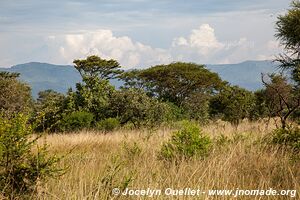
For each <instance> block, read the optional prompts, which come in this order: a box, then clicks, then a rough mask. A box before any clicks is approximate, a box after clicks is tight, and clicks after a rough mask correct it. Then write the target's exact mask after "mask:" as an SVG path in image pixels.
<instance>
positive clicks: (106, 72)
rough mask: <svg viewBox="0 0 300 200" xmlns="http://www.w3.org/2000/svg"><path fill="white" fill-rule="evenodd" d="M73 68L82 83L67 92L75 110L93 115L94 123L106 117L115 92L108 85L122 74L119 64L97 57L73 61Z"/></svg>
mask: <svg viewBox="0 0 300 200" xmlns="http://www.w3.org/2000/svg"><path fill="white" fill-rule="evenodd" d="M74 67H75V68H76V69H77V71H78V72H79V73H80V75H81V77H82V81H83V83H77V84H76V91H75V92H72V91H70V92H69V95H68V96H70V97H72V98H71V99H72V101H73V102H74V106H75V109H76V110H84V111H87V112H91V113H93V114H94V116H95V119H96V121H98V120H101V119H103V118H105V117H106V116H107V112H108V109H109V107H110V106H109V103H110V102H109V99H110V97H111V95H112V93H113V92H114V91H115V89H114V87H113V86H112V85H111V84H110V83H109V80H110V79H114V78H116V77H117V76H119V75H120V74H121V73H122V70H121V69H120V68H121V66H120V64H119V63H118V62H117V61H115V60H112V59H111V60H105V59H102V58H100V57H98V56H89V57H87V58H86V59H82V60H74Z"/></svg>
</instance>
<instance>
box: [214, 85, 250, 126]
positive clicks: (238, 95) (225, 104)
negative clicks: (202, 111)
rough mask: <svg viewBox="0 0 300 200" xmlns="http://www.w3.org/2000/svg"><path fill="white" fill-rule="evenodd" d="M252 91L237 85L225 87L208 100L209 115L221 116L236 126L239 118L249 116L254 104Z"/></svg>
mask: <svg viewBox="0 0 300 200" xmlns="http://www.w3.org/2000/svg"><path fill="white" fill-rule="evenodd" d="M254 103H255V98H254V95H253V93H252V92H250V91H247V90H245V89H243V88H240V87H238V86H232V87H230V86H229V87H225V88H224V89H222V90H221V92H220V93H219V94H218V95H216V96H215V97H213V98H212V99H211V101H210V114H211V116H221V117H222V118H223V120H225V121H228V122H230V123H232V124H233V125H235V126H238V124H239V123H240V121H241V120H243V119H245V118H249V117H250V113H251V111H252V110H253V108H254V106H255V104H254Z"/></svg>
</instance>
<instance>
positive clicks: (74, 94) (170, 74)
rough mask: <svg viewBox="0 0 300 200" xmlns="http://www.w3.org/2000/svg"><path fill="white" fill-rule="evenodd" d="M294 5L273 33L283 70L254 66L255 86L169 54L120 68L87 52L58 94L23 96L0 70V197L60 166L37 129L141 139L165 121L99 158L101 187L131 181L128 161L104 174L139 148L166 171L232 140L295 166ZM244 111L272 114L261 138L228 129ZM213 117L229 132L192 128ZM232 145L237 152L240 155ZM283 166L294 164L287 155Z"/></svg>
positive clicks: (21, 87) (299, 114)
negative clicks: (72, 82) (73, 79)
mask: <svg viewBox="0 0 300 200" xmlns="http://www.w3.org/2000/svg"><path fill="white" fill-rule="evenodd" d="M299 13H300V3H299V2H298V1H295V2H294V3H293V6H292V8H291V9H290V10H289V11H288V13H287V14H286V15H282V16H279V18H278V22H277V34H276V36H277V37H278V39H279V41H280V42H281V43H282V44H283V45H284V47H285V49H286V53H285V54H283V55H280V56H278V59H277V61H278V62H279V64H280V66H281V68H282V70H283V72H284V73H281V74H268V75H262V82H263V84H264V88H262V89H261V90H259V91H256V92H252V91H247V90H246V89H243V88H240V87H238V86H233V85H230V84H229V83H228V82H226V81H225V80H222V79H221V78H220V77H219V76H218V74H216V73H213V72H211V71H209V70H208V69H206V67H205V66H204V65H199V64H195V63H183V62H175V63H170V64H165V65H157V66H152V67H150V68H148V69H140V70H130V71H123V70H122V69H121V65H120V64H119V63H118V62H117V61H116V60H112V59H111V60H105V59H102V58H100V57H98V56H95V55H94V56H89V57H87V58H86V59H82V60H74V67H75V69H76V70H78V72H79V74H80V75H81V77H82V81H81V82H80V83H77V84H76V88H75V89H69V91H68V92H67V94H60V93H57V92H55V91H52V90H46V91H41V92H40V93H39V97H38V99H36V100H33V99H32V98H31V95H30V87H29V86H28V85H26V84H25V83H22V82H21V81H19V80H18V74H15V73H8V72H1V73H0V112H1V115H0V116H1V119H0V131H1V132H0V176H1V177H0V187H1V188H0V192H1V196H0V198H2V196H3V198H16V197H17V196H18V195H23V196H22V197H24V195H25V196H26V195H27V196H26V197H28V195H29V194H30V193H32V194H35V193H37V192H38V190H37V187H38V185H39V183H40V181H43V180H46V178H47V177H51V176H57V175H60V174H61V173H60V172H61V169H63V168H64V167H66V166H63V167H62V168H61V169H60V168H57V166H56V165H57V164H58V161H59V159H57V158H56V157H55V156H52V153H53V152H52V153H51V154H48V151H47V148H46V146H43V147H42V148H40V147H39V146H37V147H36V146H35V142H36V141H37V140H38V139H36V138H39V136H41V135H42V134H45V133H56V132H59V133H61V132H63V133H65V134H74V132H82V131H96V132H97V133H101V132H102V133H105V134H107V133H108V132H116V131H124V132H126V131H130V130H131V131H132V130H140V131H141V130H143V129H144V130H146V133H145V134H144V135H143V136H141V137H143V140H144V142H145V143H146V142H147V141H148V140H150V138H151V137H152V135H153V134H154V133H155V131H156V130H158V129H159V128H161V127H163V128H167V129H171V130H172V131H169V132H171V133H168V136H169V138H168V139H165V138H164V137H162V141H161V142H158V143H155V144H154V145H156V146H155V147H156V149H155V152H153V151H152V150H151V151H150V150H149V147H147V148H148V150H147V151H146V152H143V148H142V147H141V146H143V147H145V146H147V144H143V145H141V144H138V143H134V144H128V143H126V144H125V145H124V149H123V150H124V151H126V155H127V157H128V156H129V158H128V159H127V160H125V161H124V160H121V161H120V157H121V156H119V157H118V156H116V158H113V161H111V162H109V164H110V165H112V166H110V165H109V166H107V169H106V170H107V171H109V172H107V173H106V174H105V175H106V176H104V177H102V179H101V181H100V182H101V184H102V186H101V187H104V188H106V192H109V191H110V189H112V188H111V187H112V185H113V184H116V186H118V187H121V188H124V187H125V186H128V185H129V184H130V183H131V182H132V180H133V177H134V176H135V171H132V170H130V173H129V174H128V173H127V174H123V175H124V177H122V180H118V181H119V182H118V183H115V182H114V178H115V177H113V176H116V175H117V174H118V173H119V172H120V171H122V168H121V166H122V165H125V166H127V167H128V166H129V165H130V164H132V163H129V164H128V163H127V164H126V162H133V160H135V159H136V160H138V161H139V162H142V161H141V160H139V158H138V157H139V156H140V155H141V154H143V153H144V156H147V154H151V156H152V157H151V158H149V159H154V158H155V159H156V160H155V161H154V160H152V162H153V163H155V164H156V165H159V166H158V167H157V168H158V169H160V170H161V169H162V167H161V166H165V165H168V166H171V169H173V170H176V169H177V167H179V168H180V166H181V165H184V164H187V163H193V162H195V163H197V162H200V161H203V163H205V162H206V159H211V160H212V157H211V156H221V155H222V156H226V154H224V152H225V153H226V152H228V154H230V155H231V156H234V154H237V152H235V151H230V150H229V149H228V148H227V147H228V146H231V147H235V148H239V147H238V146H236V145H239V144H241V145H242V146H243V147H245V148H248V146H250V150H249V151H253V152H254V153H253V154H251V155H252V156H253V158H256V156H257V155H255V152H256V151H257V152H259V153H262V154H267V153H268V151H271V150H270V149H273V150H274V148H276V153H278V152H279V153H278V155H282V156H284V158H285V159H288V158H293V159H294V160H295V161H296V164H295V165H297V164H299V157H297V156H298V155H299V152H300V130H299V127H298V126H299V120H300V109H299V108H300V78H299V76H300V75H299V72H300V70H299V69H300V52H299V47H300V40H299V38H298V36H299V35H300V33H299V30H300V28H299V29H294V28H292V27H295V26H297V27H300V24H299V16H300V14H299ZM111 79H120V80H122V81H123V82H124V85H123V86H122V87H120V88H115V87H114V86H112V85H111V84H110V82H109V81H110V80H111ZM278 119H279V120H278ZM245 120H248V121H251V123H258V121H263V120H265V121H266V124H267V125H269V123H270V121H272V120H275V123H274V124H275V125H276V128H275V129H274V130H270V131H269V132H268V133H266V134H264V135H263V136H261V137H260V136H255V139H256V140H255V141H253V140H250V139H249V137H248V136H249V135H251V134H253V133H252V132H253V131H252V129H251V130H250V132H249V133H247V132H246V133H238V128H239V125H240V124H241V123H243V122H244V121H245ZM191 121H193V122H191ZM220 121H221V122H224V121H226V122H228V123H230V124H231V125H232V127H234V129H233V130H232V132H234V133H236V134H235V135H231V136H230V137H228V136H225V135H224V134H222V133H221V132H219V133H217V134H218V135H214V136H211V135H209V134H207V133H206V132H205V131H203V130H202V129H201V128H200V127H199V125H201V126H202V127H205V126H207V125H210V124H212V123H214V124H215V126H218V125H217V124H218V123H219V122H220ZM224 127H225V126H224ZM267 128H268V126H267ZM224 130H225V128H224ZM32 132H34V133H35V135H33V134H32ZM257 132H258V131H256V134H257ZM36 136H37V137H36ZM48 137H49V136H48ZM108 137H109V136H108ZM245 141H246V142H245ZM89 142H91V141H89ZM126 142H128V141H127V140H126ZM247 145H248V146H247ZM257 145H261V146H259V147H257ZM158 146H159V147H158ZM252 147H253V148H252ZM108 148H109V147H108ZM261 149H263V150H261ZM123 150H122V151H123ZM241 151H242V150H241ZM245 151H246V150H245ZM242 154H243V155H242V157H243V156H245V155H246V153H245V152H244V153H242ZM153 155H155V156H153ZM276 155H277V154H276ZM148 156H149V155H148ZM124 157H125V158H126V156H124ZM145 158H146V159H147V157H145ZM264 159H266V160H267V158H264ZM274 159H275V158H274ZM124 162H125V164H124ZM237 162H238V161H237ZM73 164H74V163H73ZM276 164H278V163H277V162H276V160H275V161H274V165H276ZM279 164H280V163H279ZM285 164H286V163H285ZM160 165H161V166H160ZM232 165H234V163H232ZM172 167H173V168H172ZM202 167H203V166H202ZM241 167H242V168H243V167H244V168H246V166H244V165H242V166H241ZM285 167H287V168H288V167H291V168H292V169H295V168H296V167H295V166H294V165H293V166H290V165H289V164H286V165H285ZM271 168H272V167H271ZM272 169H273V168H272ZM111 170H115V171H116V173H115V174H114V173H112V172H111ZM137 170H139V169H137ZM237 170H239V169H237ZM241 171H243V170H241ZM250 171H251V170H250ZM295 171H296V170H295ZM110 173H112V174H110ZM212 173H214V172H212ZM249 173H250V172H249ZM295 173H296V174H293V177H292V178H294V179H296V180H297V179H299V177H298V176H297V173H299V171H296V172H295ZM249 175H250V174H248V176H249ZM282 177H284V176H282ZM282 177H280V178H282ZM237 179H238V178H237ZM270 181H271V180H270ZM275 182H276V181H275ZM276 184H278V185H279V183H278V182H276ZM106 198H109V194H108V193H107V197H106Z"/></svg>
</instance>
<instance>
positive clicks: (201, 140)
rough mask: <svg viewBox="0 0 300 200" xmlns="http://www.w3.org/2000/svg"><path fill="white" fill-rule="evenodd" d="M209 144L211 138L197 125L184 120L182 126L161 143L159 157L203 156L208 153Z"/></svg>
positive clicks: (185, 157)
mask: <svg viewBox="0 0 300 200" xmlns="http://www.w3.org/2000/svg"><path fill="white" fill-rule="evenodd" d="M211 144H212V141H211V139H210V138H209V137H208V136H205V135H204V134H203V133H202V131H201V130H200V128H199V126H198V125H196V124H194V123H191V122H187V121H186V122H185V124H184V126H183V128H182V129H181V130H180V131H177V132H174V133H173V135H172V138H171V139H170V140H169V141H167V142H165V143H164V144H163V145H162V148H161V151H160V157H161V158H162V159H164V160H174V159H175V160H180V159H190V158H193V157H198V158H199V157H200V158H203V157H205V156H207V155H208V153H209V150H210V147H211Z"/></svg>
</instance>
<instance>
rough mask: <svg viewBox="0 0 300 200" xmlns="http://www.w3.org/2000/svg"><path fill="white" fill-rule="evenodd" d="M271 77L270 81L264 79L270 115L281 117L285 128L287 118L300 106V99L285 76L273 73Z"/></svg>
mask: <svg viewBox="0 0 300 200" xmlns="http://www.w3.org/2000/svg"><path fill="white" fill-rule="evenodd" d="M269 78H270V79H271V80H270V82H269V83H267V82H266V81H264V80H263V83H264V85H265V87H266V89H265V92H264V94H265V99H266V105H267V107H268V111H269V116H271V117H279V118H280V121H281V127H282V128H283V129H285V128H286V126H287V120H288V119H289V118H290V116H292V115H293V113H294V112H295V111H296V110H297V108H299V105H300V99H299V96H298V95H296V94H295V91H294V89H293V86H292V85H290V84H289V83H288V80H287V79H286V78H285V77H283V76H282V75H276V74H272V75H269Z"/></svg>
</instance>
